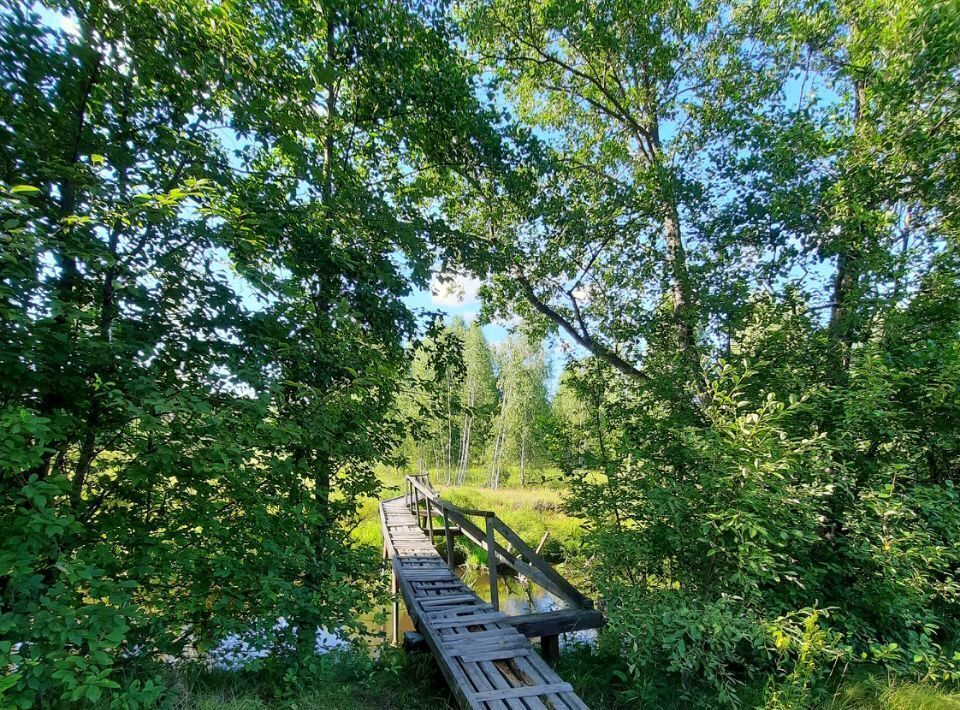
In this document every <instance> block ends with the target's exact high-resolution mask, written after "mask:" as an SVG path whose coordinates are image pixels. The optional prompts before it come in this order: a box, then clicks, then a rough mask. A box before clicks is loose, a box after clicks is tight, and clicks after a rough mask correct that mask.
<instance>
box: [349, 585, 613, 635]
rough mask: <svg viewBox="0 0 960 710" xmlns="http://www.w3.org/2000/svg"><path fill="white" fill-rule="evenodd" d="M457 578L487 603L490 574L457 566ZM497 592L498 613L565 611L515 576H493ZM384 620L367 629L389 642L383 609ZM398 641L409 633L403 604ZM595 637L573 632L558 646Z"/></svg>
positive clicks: (389, 611)
mask: <svg viewBox="0 0 960 710" xmlns="http://www.w3.org/2000/svg"><path fill="white" fill-rule="evenodd" d="M457 575H458V576H459V577H460V578H461V579H462V580H463V581H464V582H466V584H467V585H468V586H469V587H470V588H471V589H473V591H475V592H476V593H477V595H478V596H479V597H480V598H481V599H484V600H486V601H490V574H489V573H488V572H487V571H486V570H485V569H484V570H477V569H468V568H466V567H458V568H457ZM497 592H498V593H499V600H500V611H502V612H503V613H504V614H506V615H508V616H519V615H521V614H532V613H535V612H544V611H555V610H557V609H563V608H565V606H566V605H565V604H564V602H563V601H562V600H560V599H558V598H557V597H555V596H554V595H552V594H550V593H549V592H547V591H546V590H544V589H542V588H540V587H538V586H537V585H535V584H531V583H529V582H522V581H520V580H519V579H518V578H517V577H513V576H508V575H504V574H499V575H497ZM383 611H385V612H386V621H385V622H384V623H383V624H381V625H378V624H377V623H376V622H375V621H374V620H373V618H372V617H371V618H370V619H368V620H367V627H368V628H369V629H370V631H371V632H373V633H379V634H382V635H383V636H384V638H385V639H386V640H387V641H388V642H391V641H392V640H393V639H392V638H391V636H392V634H393V612H392V609H390V607H387V608H386V609H385V610H383ZM399 630H400V641H402V640H403V634H404V632H405V631H413V630H414V627H413V621H412V620H411V619H410V615H409V614H407V611H406V609H405V608H404V606H403V603H402V602H401V603H400V628H399ZM596 638H597V632H596V630H595V629H584V630H583V631H574V632H572V633H569V634H562V635H561V636H560V646H561V647H563V646H565V645H568V644H576V645H584V644H586V645H591V646H592V645H593V644H594V642H595V641H596Z"/></svg>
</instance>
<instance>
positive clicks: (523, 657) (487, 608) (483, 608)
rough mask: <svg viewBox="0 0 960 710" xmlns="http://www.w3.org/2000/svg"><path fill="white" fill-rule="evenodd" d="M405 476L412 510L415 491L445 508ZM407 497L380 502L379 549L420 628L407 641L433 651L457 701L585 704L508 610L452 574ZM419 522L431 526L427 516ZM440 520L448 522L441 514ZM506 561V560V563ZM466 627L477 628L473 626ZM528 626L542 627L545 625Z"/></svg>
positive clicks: (479, 706)
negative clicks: (514, 622)
mask: <svg viewBox="0 0 960 710" xmlns="http://www.w3.org/2000/svg"><path fill="white" fill-rule="evenodd" d="M410 480H411V481H413V482H414V483H416V484H417V485H413V484H411V486H410V494H411V497H412V498H414V501H415V504H416V506H417V509H418V511H417V512H420V501H419V499H420V497H421V496H420V494H423V498H424V503H425V504H426V505H427V506H429V509H430V510H431V512H433V509H434V508H435V507H436V508H440V509H441V510H443V509H444V508H443V507H442V506H441V505H440V504H437V503H435V501H436V500H439V496H436V493H435V491H433V490H432V489H430V488H428V486H429V483H428V484H427V486H424V485H423V484H421V483H420V481H419V479H410ZM428 493H429V496H428ZM405 502H406V498H398V499H393V500H391V501H384V502H383V503H381V506H380V508H381V510H380V515H381V527H382V530H383V533H384V548H385V550H386V552H387V554H388V555H389V559H390V563H391V568H392V569H393V571H394V572H395V574H396V580H397V587H398V588H399V594H400V596H401V597H402V598H403V601H404V603H405V604H406V605H407V610H408V611H409V613H410V615H411V617H412V618H413V619H414V622H415V623H416V624H417V626H418V628H419V629H420V630H421V632H422V641H420V639H419V638H417V636H416V635H413V634H408V635H406V637H407V638H409V639H410V642H411V647H413V648H417V647H423V646H426V647H427V648H429V649H430V650H431V651H432V653H433V655H434V658H435V659H436V660H437V663H438V665H439V666H440V670H441V672H442V673H443V675H444V678H445V679H446V680H447V683H448V684H449V685H450V688H451V690H452V691H453V693H454V696H455V697H456V699H457V702H458V703H459V704H460V705H461V707H463V708H471V710H473V709H476V710H547V708H548V707H549V708H550V709H551V710H570V709H571V708H575V709H577V710H584V709H585V708H586V706H585V705H584V704H583V701H581V700H580V699H579V698H577V697H576V694H575V693H574V692H573V689H572V687H571V686H570V685H569V684H567V683H564V682H563V681H562V680H561V679H560V678H559V677H558V676H557V675H556V673H555V672H554V671H553V670H552V669H550V668H549V667H548V666H547V665H546V664H545V663H544V662H543V660H542V659H541V658H540V657H539V656H537V655H536V653H534V652H533V650H532V647H531V646H530V643H529V641H528V640H527V638H526V637H525V636H524V635H523V634H521V633H520V632H519V631H518V629H517V628H515V627H514V626H513V625H512V624H511V623H510V617H507V616H506V615H504V614H502V613H499V612H497V611H495V610H494V609H493V605H491V604H488V603H487V602H484V601H483V600H481V599H480V598H479V597H478V596H477V595H476V594H475V593H474V592H473V591H472V590H470V589H469V588H468V587H467V586H466V585H465V584H464V583H463V582H462V581H461V580H459V579H457V578H456V577H455V576H454V575H453V573H452V571H451V570H450V569H449V568H448V567H447V565H446V564H445V560H444V559H443V558H442V557H441V556H440V555H439V553H437V551H436V549H435V548H433V547H432V546H430V541H429V538H428V535H429V530H427V531H423V530H421V529H420V528H419V520H418V519H419V518H420V517H422V516H415V514H414V512H413V511H411V510H409V509H407V508H406V506H405V505H404V503H405ZM445 517H446V515H445ZM425 522H426V526H429V518H428V520H427V521H425ZM444 522H445V527H447V525H446V520H445V521H444ZM491 522H492V521H491ZM483 537H486V536H485V535H484V536H483ZM494 543H495V540H494ZM493 552H494V560H496V559H497V557H498V556H502V555H503V554H504V553H506V550H503V548H502V547H501V546H499V545H496V544H495V546H494V548H493ZM507 554H508V555H509V556H510V557H513V555H512V554H510V553H507ZM511 561H513V560H508V564H509V563H510V562H511ZM517 561H518V562H520V561H519V560H517ZM521 564H524V563H522V562H521ZM527 566H528V567H529V565H527ZM534 571H538V570H534ZM548 582H549V580H548ZM567 611H570V610H567ZM554 616H556V615H554ZM572 618H573V617H572V616H571V615H570V614H567V615H566V616H565V617H562V616H557V617H556V618H551V619H550V620H549V621H548V622H547V623H553V624H557V623H561V621H562V623H566V624H572V623H575V621H571V619H572ZM585 619H587V617H584V618H581V619H580V620H579V621H580V623H586V622H585ZM533 622H534V620H533V619H528V620H524V621H523V623H524V624H527V623H531V624H532V623H533ZM471 628H482V629H483V630H482V631H471V630H470V629H471ZM522 628H525V627H523V626H522ZM529 628H539V629H541V630H542V629H543V628H544V625H543V624H541V625H540V627H529ZM407 638H405V640H407ZM541 698H544V699H545V702H544V701H541Z"/></svg>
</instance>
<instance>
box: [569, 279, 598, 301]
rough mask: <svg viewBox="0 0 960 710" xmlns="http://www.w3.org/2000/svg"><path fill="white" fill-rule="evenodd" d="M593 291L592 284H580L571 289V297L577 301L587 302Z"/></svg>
mask: <svg viewBox="0 0 960 710" xmlns="http://www.w3.org/2000/svg"><path fill="white" fill-rule="evenodd" d="M592 292H593V284H580V285H579V286H577V287H576V288H575V289H573V297H574V298H575V299H577V301H578V302H579V303H589V302H590V294H591V293H592Z"/></svg>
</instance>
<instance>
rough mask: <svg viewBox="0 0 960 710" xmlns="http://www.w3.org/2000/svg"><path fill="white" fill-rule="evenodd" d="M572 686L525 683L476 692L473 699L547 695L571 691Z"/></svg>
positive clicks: (565, 684)
mask: <svg viewBox="0 0 960 710" xmlns="http://www.w3.org/2000/svg"><path fill="white" fill-rule="evenodd" d="M572 692H573V686H572V685H570V684H569V683H545V684H543V685H526V686H521V687H519V688H506V689H503V690H487V691H483V692H480V693H477V694H476V695H475V696H474V700H479V701H481V702H486V701H488V700H506V699H507V698H526V697H530V696H538V695H547V694H549V693H572Z"/></svg>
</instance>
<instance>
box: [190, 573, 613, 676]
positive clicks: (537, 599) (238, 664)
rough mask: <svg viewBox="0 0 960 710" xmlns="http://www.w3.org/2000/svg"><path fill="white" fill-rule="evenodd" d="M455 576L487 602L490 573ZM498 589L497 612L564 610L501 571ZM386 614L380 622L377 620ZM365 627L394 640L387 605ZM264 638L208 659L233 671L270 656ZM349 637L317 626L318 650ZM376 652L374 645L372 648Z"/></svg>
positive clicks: (587, 638) (235, 639)
mask: <svg viewBox="0 0 960 710" xmlns="http://www.w3.org/2000/svg"><path fill="white" fill-rule="evenodd" d="M457 575H459V577H460V578H461V579H462V580H463V581H464V582H466V584H467V585H468V586H469V587H470V588H471V589H473V590H474V591H475V592H476V593H477V594H478V595H479V596H480V597H481V598H482V599H485V600H486V601H490V575H489V573H488V572H487V571H486V570H476V569H468V568H466V567H458V568H457ZM497 591H498V592H499V599H500V611H502V612H503V613H504V614H507V615H508V616H519V615H520V614H531V613H534V612H543V611H555V610H556V609H563V608H564V603H563V602H562V601H561V600H560V599H558V598H557V597H555V596H554V595H552V594H550V593H549V592H547V591H545V590H543V589H541V588H540V587H538V586H536V585H534V584H530V583H529V582H522V581H520V580H519V579H518V578H517V577H513V576H508V575H503V574H500V575H498V576H497ZM399 609H400V619H399V622H400V626H399V641H400V642H402V640H403V634H404V632H405V631H413V630H414V627H413V621H412V620H411V619H410V616H409V615H408V614H407V611H406V608H405V607H404V605H403V602H402V601H401V602H400V604H399ZM384 616H385V617H386V618H385V620H384V621H383V622H382V623H378V619H380V618H383V617H384ZM364 622H365V623H366V626H367V629H368V630H369V632H370V634H371V635H373V636H379V637H380V638H382V639H384V641H385V642H387V643H390V642H392V641H393V639H392V638H391V636H392V634H393V610H392V608H391V606H390V605H388V606H387V607H386V608H384V609H381V610H380V613H377V614H371V615H370V616H368V617H367V618H366V619H364ZM285 626H286V621H285V620H283V619H281V620H280V621H279V622H277V624H276V628H283V627H285ZM258 638H259V639H262V638H263V635H262V634H258V633H257V632H256V631H253V630H251V631H250V632H249V633H244V634H232V635H230V636H227V637H226V638H225V639H224V640H223V641H222V642H221V643H220V644H219V645H218V646H217V647H216V648H215V649H213V650H212V651H210V653H209V655H208V658H209V661H210V663H211V665H213V666H214V667H216V668H221V669H226V670H232V669H239V668H242V667H244V666H245V665H246V664H247V663H249V662H250V661H252V660H254V659H257V658H264V657H266V656H268V655H270V650H269V649H266V648H262V646H261V645H260V644H258V643H257V641H258ZM596 638H597V632H596V630H594V629H585V630H583V631H574V632H572V633H569V634H562V635H561V636H560V646H561V648H562V647H564V646H568V645H571V644H575V645H591V646H592V645H593V644H594V643H595V642H596ZM349 645H350V644H349V641H348V639H347V638H346V637H345V636H344V635H343V634H341V633H338V632H337V631H336V630H334V631H330V630H328V629H322V628H321V629H319V630H318V633H317V653H326V652H328V651H332V650H334V649H338V648H346V647H348V646H349ZM374 652H376V646H375V647H374Z"/></svg>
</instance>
